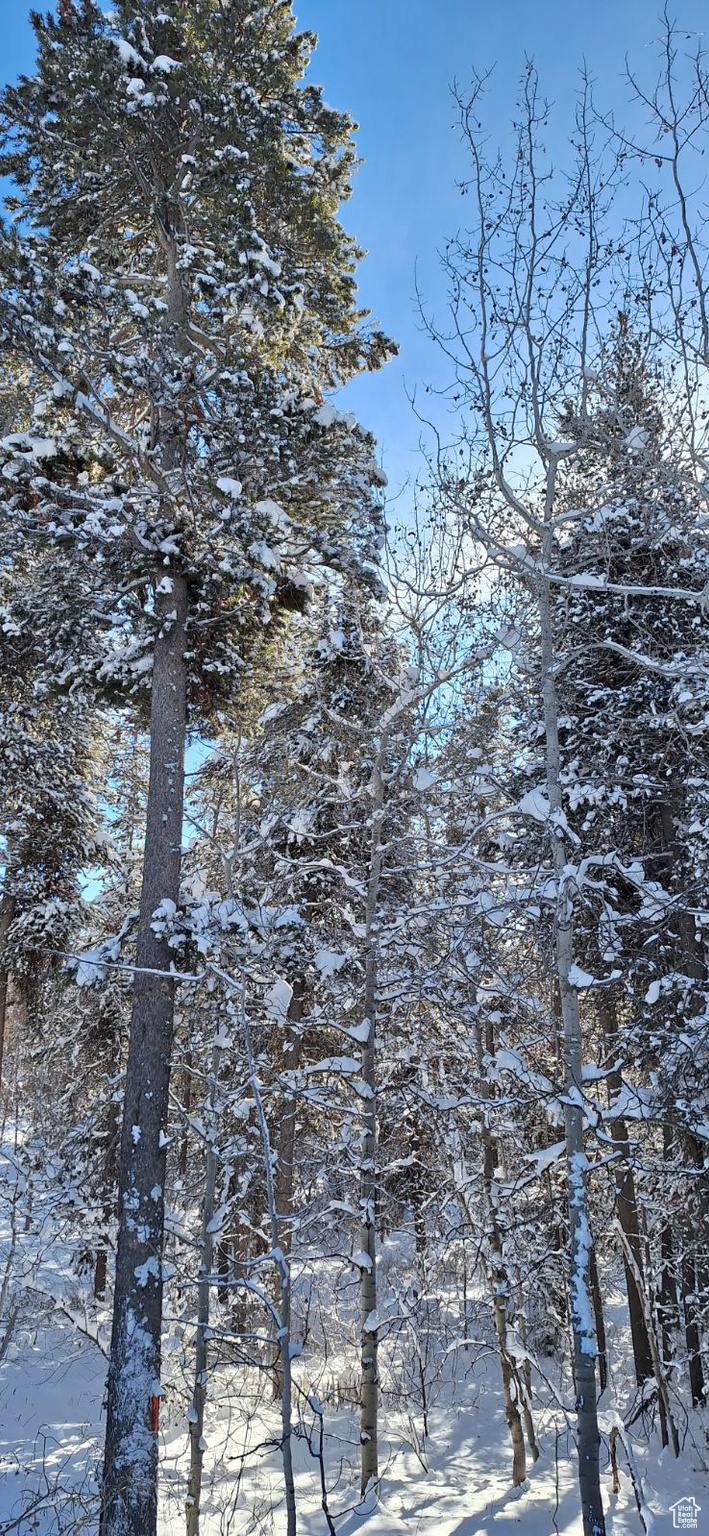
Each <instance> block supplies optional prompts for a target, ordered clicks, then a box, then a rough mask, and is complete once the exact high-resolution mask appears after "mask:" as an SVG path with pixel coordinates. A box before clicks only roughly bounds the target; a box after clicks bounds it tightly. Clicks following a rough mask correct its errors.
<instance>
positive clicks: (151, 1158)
mask: <svg viewBox="0 0 709 1536" xmlns="http://www.w3.org/2000/svg"><path fill="white" fill-rule="evenodd" d="M172 584H173V590H172V592H171V593H169V594H167V593H166V594H158V596H157V597H156V617H157V618H158V619H159V620H160V622H161V628H160V630H159V633H158V636H157V639H156V642H155V651H154V663H153V683H152V701H151V739H150V783H149V789H148V805H147V816H146V834H145V854H144V864H143V884H142V891H141V901H140V918H139V926H138V943H137V956H136V965H137V970H136V975H135V984H134V993H133V1010H132V1017H131V1029H130V1044H129V1049H128V1066H127V1071H126V1084H125V1097H124V1106H123V1126H122V1136H121V1159H120V1177H119V1232H118V1252H117V1259H116V1283H115V1293H114V1308H113V1333H112V1338H111V1357H110V1365H109V1372H108V1406H107V1422H106V1448H105V1461H104V1472H103V1485H102V1494H101V1520H100V1536H155V1532H156V1526H157V1481H158V1425H159V1404H160V1392H161V1388H160V1358H161V1328H162V1293H163V1279H162V1249H163V1236H164V1225H165V1206H164V1186H165V1163H166V1151H165V1149H166V1145H167V1134H166V1133H167V1122H168V1102H169V1083H170V1059H171V1052H172V1039H173V1027H174V998H175V982H174V980H172V979H171V977H170V974H169V973H170V970H171V966H172V961H173V955H174V951H173V950H171V949H170V946H169V944H168V942H167V939H166V938H165V937H160V936H158V935H157V934H156V933H155V932H154V931H153V927H152V920H153V914H154V912H155V911H156V909H157V908H158V907H159V906H160V904H161V902H163V901H164V900H167V901H170V902H173V903H174V904H175V907H177V905H178V903H179V897H180V862H181V845H182V814H183V797H184V754H185V737H186V731H187V665H186V659H185V648H186V636H185V624H186V619H187V607H188V594H187V582H186V579H185V578H184V577H183V576H179V575H173V577H172Z"/></svg>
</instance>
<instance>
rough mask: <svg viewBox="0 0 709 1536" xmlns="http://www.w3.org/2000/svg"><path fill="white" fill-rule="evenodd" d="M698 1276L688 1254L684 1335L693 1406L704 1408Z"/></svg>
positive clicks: (684, 1264) (684, 1278)
mask: <svg viewBox="0 0 709 1536" xmlns="http://www.w3.org/2000/svg"><path fill="white" fill-rule="evenodd" d="M696 1284H697V1277H696V1272H695V1267H694V1262H693V1260H692V1259H691V1258H690V1257H689V1255H686V1256H685V1258H684V1260H683V1262H682V1308H683V1311H684V1336H685V1341H686V1345H687V1361H688V1364H689V1386H690V1391H691V1394H692V1406H693V1407H694V1408H703V1407H704V1404H705V1403H706V1400H707V1399H706V1391H705V1388H704V1370H703V1367H702V1356H701V1341H700V1337H699V1323H698V1320H697V1308H696V1304H695V1291H696Z"/></svg>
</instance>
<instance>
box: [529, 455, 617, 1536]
mask: <svg viewBox="0 0 709 1536" xmlns="http://www.w3.org/2000/svg"><path fill="white" fill-rule="evenodd" d="M556 463H557V461H556V460H554V461H553V463H552V465H551V466H550V470H549V475H548V480H547V495H546V526H545V529H544V537H543V542H542V563H543V569H544V570H545V571H549V570H551V568H552V556H553V532H552V528H551V526H550V521H551V517H552V514H553V508H554V493H555V484H556V467H555V466H556ZM539 618H540V630H541V653H542V654H541V663H542V702H543V707H544V727H545V737H546V759H547V793H548V796H549V804H550V808H551V816H550V827H549V833H550V837H551V841H552V849H553V857H554V872H555V875H556V881H557V887H558V893H557V910H556V971H557V977H558V982H559V998H560V1002H561V1018H562V1024H563V1037H564V1039H563V1044H564V1076H565V1084H566V1095H565V1103H564V1126H565V1139H566V1157H567V1165H568V1184H569V1282H570V1284H569V1291H570V1300H571V1327H572V1337H573V1374H574V1387H575V1391H576V1419H577V1430H578V1457H579V1490H580V1494H581V1511H582V1518H583V1533H584V1536H606V1522H605V1516H604V1513H603V1499H602V1496H601V1480H600V1459H599V1448H600V1435H599V1432H598V1410H597V1402H596V1369H595V1367H596V1341H595V1338H594V1333H593V1315H592V1307H591V1296H590V1285H589V1261H590V1255H591V1248H592V1237H591V1228H590V1223H589V1211H588V1204H589V1202H588V1187H587V1172H586V1170H587V1160H586V1152H585V1146H584V1112H583V1100H582V1094H583V1074H582V1065H583V1053H582V1042H581V1021H580V1017H579V1003H578V994H577V993H576V991H575V990H574V988H573V986H572V985H571V982H570V979H569V977H570V973H571V967H572V965H573V962H574V929H573V906H572V898H571V895H570V893H569V890H568V878H567V866H568V857H567V850H566V839H565V836H564V827H565V820H564V813H563V804H562V794H561V751H560V745H559V715H558V707H557V697H556V685H555V681H554V660H555V656H554V630H553V621H552V614H551V602H550V595H549V581H548V580H547V579H545V578H544V576H542V577H541V579H540V583H539Z"/></svg>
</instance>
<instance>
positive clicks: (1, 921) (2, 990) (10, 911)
mask: <svg viewBox="0 0 709 1536" xmlns="http://www.w3.org/2000/svg"><path fill="white" fill-rule="evenodd" d="M7 874H8V872H7V869H6V870H5V884H6V885H7ZM14 916H15V898H14V896H11V895H10V893H9V891H8V890H5V892H4V895H3V898H2V901H0V1088H1V1087H2V1073H3V1065H4V1062H5V1035H6V1030H7V998H8V989H9V984H10V972H9V970H8V967H7V961H6V959H5V958H4V955H3V951H4V948H5V945H6V943H7V936H8V933H9V932H10V925H11V923H12V920H13V918H14Z"/></svg>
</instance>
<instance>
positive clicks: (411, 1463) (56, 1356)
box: [0, 1146, 709, 1536]
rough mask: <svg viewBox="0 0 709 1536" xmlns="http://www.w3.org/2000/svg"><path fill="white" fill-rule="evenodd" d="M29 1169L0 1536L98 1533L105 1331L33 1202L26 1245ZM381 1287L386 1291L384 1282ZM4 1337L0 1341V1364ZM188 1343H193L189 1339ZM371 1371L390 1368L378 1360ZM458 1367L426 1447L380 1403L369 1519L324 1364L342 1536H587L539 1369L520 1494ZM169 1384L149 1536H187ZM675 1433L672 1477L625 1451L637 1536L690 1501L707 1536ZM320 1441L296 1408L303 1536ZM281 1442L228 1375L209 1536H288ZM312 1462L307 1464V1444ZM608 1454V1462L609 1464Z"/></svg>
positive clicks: (1, 1205) (474, 1384)
mask: <svg viewBox="0 0 709 1536" xmlns="http://www.w3.org/2000/svg"><path fill="white" fill-rule="evenodd" d="M18 1164H19V1167H18ZM23 1166H24V1163H23V1159H22V1158H20V1159H19V1160H18V1158H17V1156H16V1149H15V1151H13V1149H12V1147H7V1146H6V1147H5V1149H4V1150H3V1152H2V1153H1V1154H0V1221H1V1225H0V1288H2V1285H3V1276H4V1275H5V1274H6V1272H7V1271H6V1265H7V1259H8V1255H9V1253H10V1249H11V1247H12V1244H13V1232H12V1228H13V1211H14V1227H15V1238H14V1255H13V1278H12V1280H11V1281H10V1282H9V1283H8V1284H7V1285H6V1287H5V1296H4V1310H3V1317H4V1318H5V1319H7V1317H8V1316H11V1315H12V1312H13V1310H14V1308H15V1307H19V1311H18V1312H17V1316H16V1318H15V1322H14V1328H13V1334H12V1338H11V1340H10V1342H9V1343H8V1344H7V1347H6V1349H5V1354H4V1358H3V1359H2V1361H1V1363H0V1536H10V1533H11V1532H18V1536H29V1533H34V1536H57V1533H59V1532H67V1533H68V1532H81V1531H86V1532H93V1531H94V1530H95V1509H96V1487H97V1472H98V1466H99V1459H100V1448H101V1436H102V1422H101V1405H102V1397H103V1388H104V1380H105V1368H106V1359H105V1354H104V1353H103V1352H102V1351H103V1350H104V1349H105V1347H106V1337H107V1321H108V1320H107V1318H106V1317H103V1318H97V1317H96V1316H95V1315H94V1314H93V1312H92V1310H91V1307H90V1306H89V1305H88V1304H87V1303H86V1302H85V1300H84V1299H83V1285H82V1282H80V1281H79V1280H77V1277H76V1274H75V1272H74V1268H73V1265H72V1252H71V1245H70V1243H69V1242H68V1240H67V1237H66V1233H65V1232H64V1231H62V1229H61V1224H57V1223H56V1222H55V1220H54V1219H53V1215H52V1209H51V1202H48V1201H47V1199H46V1197H45V1199H44V1201H43V1200H42V1198H41V1193H40V1192H39V1191H38V1192H36V1193H35V1196H34V1199H33V1210H32V1215H31V1219H30V1223H29V1226H28V1227H26V1219H25V1218H26V1211H27V1206H28V1191H27V1188H26V1179H25V1175H24V1173H23V1172H22V1171H21V1170H22V1167H23ZM13 1196H14V1198H13ZM389 1241H390V1242H394V1241H395V1239H393V1238H392V1239H389ZM383 1270H384V1272H385V1273H386V1264H384V1265H383ZM322 1300H325V1302H326V1298H321V1301H322ZM609 1324H610V1338H611V1358H612V1359H613V1358H614V1357H615V1358H616V1359H617V1360H618V1362H619V1364H618V1366H617V1368H616V1371H615V1374H614V1376H613V1379H612V1384H611V1390H615V1391H616V1392H618V1395H619V1403H618V1406H619V1407H622V1406H624V1400H623V1401H620V1392H621V1389H622V1390H624V1389H625V1382H624V1379H623V1367H622V1354H623V1344H624V1336H623V1326H622V1307H621V1306H620V1303H619V1306H618V1313H617V1316H615V1315H613V1314H611V1316H610V1318H609ZM3 1333H4V1330H3V1328H2V1327H1V1326H0V1350H2V1347H3V1345H2V1340H3ZM91 1335H94V1336H95V1337H96V1338H97V1339H98V1342H95V1341H94V1338H93V1337H91ZM185 1339H186V1341H187V1342H188V1340H189V1333H188V1332H187V1333H186V1334H185ZM382 1353H383V1355H384V1356H385V1357H386V1343H385V1344H384V1346H383V1350H382ZM455 1354H456V1362H457V1369H456V1379H455V1380H454V1379H453V1374H452V1371H449V1372H447V1373H446V1372H445V1371H444V1372H443V1373H440V1372H439V1375H438V1378H437V1381H436V1383H435V1385H434V1386H433V1388H432V1394H431V1398H432V1404H431V1407H430V1410H429V1423H428V1428H429V1434H428V1437H427V1438H426V1439H424V1438H423V1433H422V1422H421V1415H420V1412H417V1407H416V1403H415V1402H414V1401H413V1400H412V1399H409V1400H408V1401H406V1402H404V1401H397V1400H396V1393H395V1392H394V1391H392V1390H390V1391H388V1392H387V1393H386V1395H385V1401H384V1404H383V1408H382V1465H383V1479H382V1492H381V1498H380V1501H379V1503H378V1505H371V1506H368V1507H366V1508H363V1507H362V1506H361V1505H360V1504H359V1502H358V1499H357V1487H358V1467H357V1462H358V1444H357V1419H356V1411H355V1409H354V1406H353V1403H352V1397H353V1392H354V1386H355V1379H356V1378H355V1372H356V1354H355V1353H354V1352H353V1353H352V1356H351V1358H350V1359H348V1358H346V1356H344V1355H342V1354H341V1353H340V1354H339V1355H338V1354H333V1356H332V1357H331V1359H330V1361H329V1363H328V1368H327V1373H325V1372H323V1370H322V1368H321V1369H320V1374H319V1377H318V1379H317V1387H316V1389H317V1391H318V1395H319V1397H320V1400H321V1401H322V1402H323V1405H324V1407H325V1442H324V1445H325V1461H326V1469H327V1489H328V1502H329V1508H330V1512H331V1515H332V1518H333V1520H334V1523H335V1526H336V1529H337V1532H338V1536H356V1533H358V1532H360V1531H361V1532H362V1533H364V1536H396V1533H399V1532H407V1533H411V1536H516V1533H518V1532H524V1536H553V1533H555V1532H556V1533H559V1536H581V1533H582V1526H581V1519H580V1514H579V1505H578V1491H577V1483H576V1468H575V1463H574V1446H573V1433H572V1430H571V1428H570V1427H569V1425H568V1422H567V1420H566V1417H565V1412H564V1405H565V1406H566V1407H567V1408H568V1407H569V1406H570V1397H569V1390H568V1382H562V1381H561V1380H560V1378H559V1374H558V1370H557V1369H556V1367H554V1366H553V1365H552V1364H551V1363H550V1362H546V1366H545V1370H546V1369H547V1368H548V1372H549V1376H548V1385H546V1386H545V1385H543V1384H540V1383H539V1382H537V1383H536V1386H537V1388H538V1390H539V1397H540V1400H541V1402H542V1403H543V1404H545V1405H546V1406H544V1407H542V1409H541V1410H540V1411H539V1412H538V1415H537V1425H538V1434H539V1440H540V1445H541V1456H540V1459H539V1461H538V1462H537V1464H536V1465H535V1466H533V1467H532V1468H531V1470H530V1475H529V1478H528V1482H527V1484H526V1485H525V1486H524V1487H522V1488H521V1489H519V1490H516V1491H515V1490H513V1489H512V1487H511V1481H510V1471H511V1454H510V1448H509V1438H508V1432H507V1427H506V1423H505V1416H504V1407H503V1402H502V1394H501V1390H500V1384H499V1373H498V1369H497V1362H496V1359H495V1357H494V1354H493V1353H492V1351H491V1350H490V1349H489V1348H488V1347H487V1346H485V1345H484V1343H481V1344H480V1345H479V1346H478V1345H474V1346H472V1347H471V1348H470V1349H469V1350H463V1349H459V1350H458V1351H456V1352H455ZM169 1356H170V1352H169V1351H168V1359H169ZM316 1367H317V1362H316V1361H315V1359H312V1360H311V1359H309V1356H308V1350H307V1348H306V1349H305V1351H304V1352H303V1355H302V1356H301V1357H300V1359H299V1360H298V1362H297V1370H298V1372H299V1379H300V1380H301V1382H302V1384H303V1386H304V1388H305V1389H306V1390H308V1391H309V1390H313V1389H314V1387H313V1382H312V1381H311V1379H310V1377H309V1376H308V1372H309V1371H312V1370H315V1369H316ZM167 1375H168V1379H169V1380H171V1382H172V1386H171V1390H170V1393H169V1398H168V1402H167V1404H166V1409H165V1412H164V1429H163V1445H162V1477H163V1483H162V1498H161V1525H160V1530H161V1536H178V1533H180V1536H181V1533H182V1532H183V1530H184V1496H185V1478H186V1447H187V1438H186V1422H185V1403H186V1395H187V1391H188V1385H189V1350H188V1349H187V1350H185V1351H184V1352H183V1353H180V1351H179V1350H178V1351H175V1350H173V1352H172V1359H171V1361H169V1369H168V1373H167ZM552 1376H553V1379H552ZM557 1393H559V1394H560V1396H561V1403H560V1402H558V1401H556V1398H557ZM607 1397H608V1394H607ZM301 1401H303V1400H302V1399H301ZM338 1402H339V1404H340V1406H338ZM602 1406H603V1407H604V1408H605V1411H606V1414H607V1415H610V1414H611V1413H612V1411H613V1407H614V1404H613V1401H612V1400H609V1401H608V1402H607V1403H606V1402H605V1401H604V1404H603V1405H602ZM610 1422H611V1421H610V1418H607V1419H606V1423H607V1424H608V1425H609V1424H610ZM681 1428H682V1431H683V1436H684V1447H683V1454H682V1457H681V1460H680V1461H679V1462H673V1461H672V1460H671V1458H670V1457H669V1455H668V1454H667V1453H664V1455H660V1454H659V1448H658V1446H657V1445H656V1443H655V1442H651V1446H650V1448H649V1449H648V1448H647V1446H646V1445H645V1443H644V1439H643V1436H642V1431H641V1429H640V1426H636V1430H635V1431H634V1433H633V1436H632V1440H631V1449H632V1454H633V1458H634V1461H635V1464H636V1468H637V1470H638V1472H639V1473H640V1476H641V1480H642V1488H643V1493H644V1498H645V1501H646V1503H647V1506H648V1513H647V1514H646V1516H645V1520H646V1528H648V1529H650V1530H652V1532H653V1533H654V1536H664V1533H665V1532H669V1531H671V1530H672V1529H673V1523H672V1515H671V1513H670V1506H671V1505H672V1504H673V1503H674V1502H675V1501H676V1500H678V1499H680V1498H683V1497H685V1496H686V1497H694V1498H695V1499H696V1501H697V1504H698V1505H699V1506H700V1513H699V1515H698V1521H699V1524H698V1526H697V1529H699V1530H702V1529H704V1530H709V1475H708V1473H707V1459H708V1448H707V1434H706V1426H705V1424H704V1423H703V1422H702V1421H701V1419H700V1418H699V1417H698V1416H694V1417H692V1418H690V1419H689V1420H688V1421H685V1422H684V1424H682V1425H681ZM316 1429H317V1420H316V1419H315V1418H314V1416H313V1414H312V1412H310V1411H309V1410H308V1409H307V1407H306V1408H305V1411H304V1412H303V1416H302V1420H301V1422H300V1424H299V1430H300V1433H299V1434H298V1437H297V1439H296V1446H295V1456H296V1471H297V1494H298V1506H299V1529H300V1531H301V1532H302V1533H303V1536H326V1532H327V1523H326V1519H325V1516H324V1513H323V1510H322V1507H321V1490H320V1481H319V1464H318V1461H317V1460H316V1459H315V1458H314V1457H313V1456H312V1455H311V1453H310V1449H309V1444H308V1438H307V1432H312V1431H314V1430H316ZM277 1436H278V1417H277V1414H276V1410H275V1405H274V1404H273V1402H272V1400H271V1398H270V1394H269V1392H268V1390H267V1384H266V1382H265V1379H264V1378H263V1377H260V1376H259V1375H258V1373H257V1372H255V1371H253V1370H251V1371H246V1370H244V1369H243V1368H239V1367H238V1366H236V1365H234V1364H231V1365H228V1364H223V1365H222V1366H221V1367H220V1368H219V1370H218V1371H217V1372H215V1373H214V1375H213V1377H212V1381H211V1385H210V1406H209V1414H208V1422H207V1440H208V1446H209V1451H208V1458H207V1460H208V1464H209V1465H208V1478H207V1484H206V1487H205V1492H204V1499H203V1532H204V1536H228V1533H231V1536H279V1533H280V1532H281V1531H284V1530H285V1510H284V1506H283V1498H282V1482H281V1473H280V1465H279V1456H278V1449H277ZM313 1445H314V1448H317V1436H316V1437H315V1439H314V1441H313ZM606 1450H607V1448H606V1447H605V1444H604V1457H605V1461H606V1463H607V1454H606ZM619 1461H620V1482H621V1488H620V1493H619V1494H618V1495H617V1496H613V1494H612V1492H611V1477H610V1470H609V1469H608V1468H607V1467H606V1471H605V1473H604V1489H605V1491H606V1494H607V1514H608V1530H609V1536H642V1531H643V1524H642V1522H641V1519H640V1517H639V1515H638V1512H637V1508H636V1500H635V1496H634V1492H633V1487H632V1483H631V1479H630V1477H629V1475H628V1468H627V1465H626V1464H625V1460H624V1455H623V1452H622V1450H620V1451H619ZM650 1512H651V1513H650Z"/></svg>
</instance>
